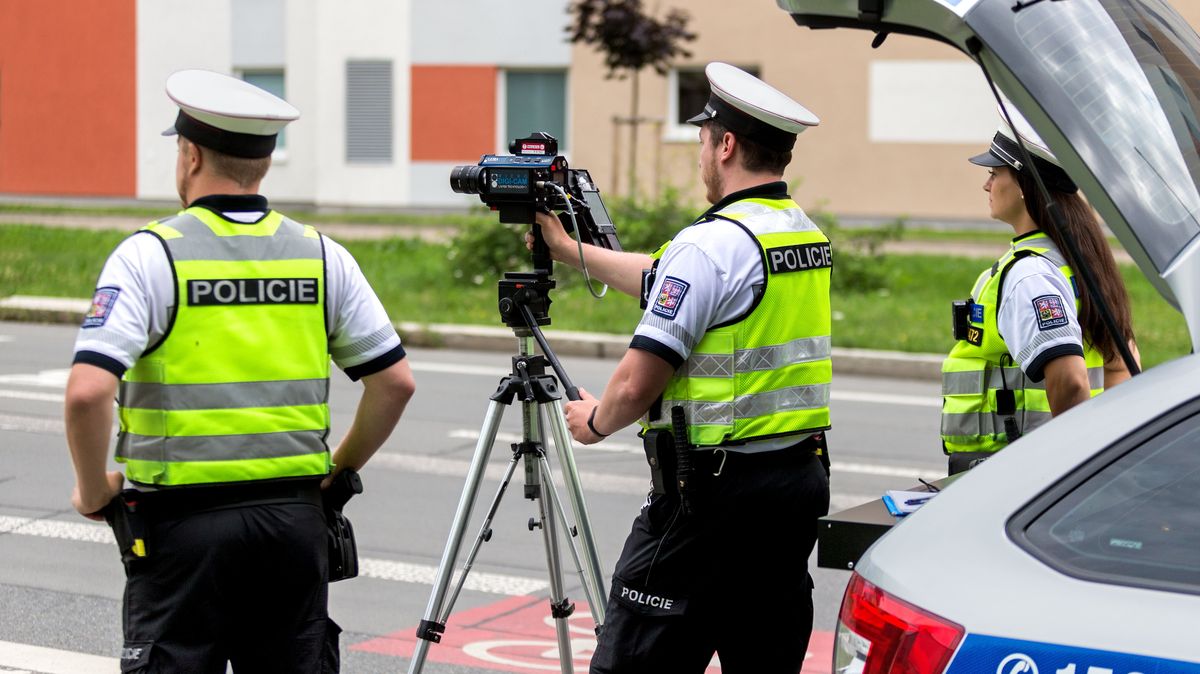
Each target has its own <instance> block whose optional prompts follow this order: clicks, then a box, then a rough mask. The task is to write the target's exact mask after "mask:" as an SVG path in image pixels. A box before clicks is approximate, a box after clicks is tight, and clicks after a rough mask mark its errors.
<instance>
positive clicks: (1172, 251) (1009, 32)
mask: <svg viewBox="0 0 1200 674" xmlns="http://www.w3.org/2000/svg"><path fill="white" fill-rule="evenodd" d="M966 21H967V23H968V24H969V25H970V26H971V27H972V28H973V29H975V30H976V31H977V32H978V33H979V35H980V37H982V38H983V39H984V40H985V41H986V42H987V43H988V44H989V46H991V47H992V48H993V49H995V51H996V53H997V55H999V56H1000V58H1001V59H1002V60H1003V61H1004V62H1005V63H1006V64H1007V65H1008V67H1009V68H1010V69H1011V70H1012V72H1014V73H1017V74H1018V76H1019V77H1020V78H1021V79H1022V81H1023V82H1024V83H1025V84H1027V85H1029V88H1030V93H1032V94H1033V95H1034V97H1035V98H1036V99H1038V101H1039V102H1040V103H1041V104H1042V106H1043V107H1044V108H1045V109H1046V111H1047V112H1048V113H1049V114H1050V116H1051V117H1052V118H1053V119H1054V120H1055V122H1056V123H1058V125H1059V127H1060V129H1061V131H1062V132H1063V134H1064V135H1065V136H1066V137H1067V138H1068V140H1069V141H1070V143H1071V145H1072V147H1073V148H1074V149H1075V150H1076V151H1077V152H1078V154H1079V156H1080V158H1081V159H1082V160H1083V162H1084V163H1085V164H1086V165H1087V166H1088V168H1089V169H1090V170H1091V172H1092V173H1093V174H1094V175H1095V176H1096V177H1097V178H1098V179H1099V181H1100V183H1101V185H1103V188H1104V190H1105V191H1106V192H1107V194H1108V196H1109V197H1110V198H1111V199H1112V200H1113V203H1114V205H1115V206H1116V207H1117V209H1118V210H1119V211H1120V212H1121V214H1122V215H1123V216H1124V220H1125V221H1126V222H1129V223H1130V224H1131V225H1132V226H1133V228H1134V229H1135V231H1136V234H1137V237H1138V239H1139V240H1140V241H1141V243H1142V246H1143V247H1144V248H1145V249H1146V251H1147V253H1148V254H1149V255H1150V258H1151V260H1152V261H1153V263H1154V266H1155V267H1156V268H1157V270H1158V271H1159V272H1162V271H1163V270H1164V269H1166V267H1167V266H1168V265H1169V263H1170V262H1171V260H1173V259H1174V257H1175V256H1176V255H1177V254H1178V253H1179V251H1180V250H1181V249H1182V248H1183V247H1184V246H1185V245H1187V243H1188V242H1190V241H1191V240H1192V239H1193V238H1194V237H1195V236H1196V235H1197V234H1198V233H1200V221H1198V219H1197V218H1198V216H1200V191H1198V190H1197V184H1198V182H1200V154H1198V153H1197V148H1198V147H1200V122H1198V120H1197V111H1198V110H1200V40H1198V39H1197V37H1196V32H1195V30H1193V29H1192V28H1191V27H1190V26H1189V25H1188V24H1187V22H1186V21H1184V20H1183V19H1182V18H1181V17H1180V16H1179V15H1178V14H1177V13H1176V12H1175V11H1174V10H1173V9H1171V8H1170V7H1169V6H1168V5H1166V4H1165V3H1163V2H1162V1H1161V0H1071V1H1070V2H1038V3H1025V5H1024V6H1023V7H1022V8H1021V9H1020V10H1019V11H1014V8H1013V7H1012V3H1005V2H998V3H981V4H980V5H979V6H977V7H976V9H975V10H974V11H973V12H971V13H970V14H969V15H968V16H967V17H966Z"/></svg>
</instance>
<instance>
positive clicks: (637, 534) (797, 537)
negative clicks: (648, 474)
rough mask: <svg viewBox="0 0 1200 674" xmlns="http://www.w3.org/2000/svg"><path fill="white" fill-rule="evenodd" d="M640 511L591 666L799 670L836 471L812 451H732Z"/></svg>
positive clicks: (642, 671) (628, 672)
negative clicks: (685, 498) (812, 567)
mask: <svg viewBox="0 0 1200 674" xmlns="http://www.w3.org/2000/svg"><path fill="white" fill-rule="evenodd" d="M703 475H705V472H700V473H699V475H698V476H697V477H696V478H694V479H693V484H694V485H695V488H696V492H697V493H695V494H694V495H693V496H692V497H691V498H690V499H689V500H690V501H692V502H693V503H694V508H693V514H691V515H688V514H686V513H684V512H683V511H682V509H681V507H680V500H679V498H678V496H676V495H666V496H664V495H655V496H652V497H651V498H650V499H649V500H648V501H647V504H646V505H645V506H644V507H643V508H642V512H641V514H640V515H639V516H638V518H637V519H636V520H634V523H633V531H632V532H631V533H630V534H629V538H628V539H626V541H625V548H624V550H623V551H622V553H621V557H620V559H619V560H618V561H617V566H616V570H615V572H614V574H613V583H612V592H611V594H610V597H609V601H608V609H607V613H606V616H605V625H604V628H603V630H602V631H601V633H600V636H599V643H598V645H597V647H596V653H595V655H594V656H593V657H592V664H591V672H592V674H617V673H620V674H634V673H637V674H651V673H653V674H673V673H676V672H678V673H680V674H685V673H690V672H697V673H698V672H703V671H704V669H705V667H706V666H707V665H708V663H709V661H710V660H711V659H712V656H713V653H714V652H715V653H717V655H718V656H719V657H720V659H721V669H722V671H723V672H726V674H751V673H753V674H784V673H787V674H795V673H796V672H799V671H800V668H801V666H802V664H803V661H804V654H805V651H806V650H807V648H808V640H809V636H810V634H811V632H812V619H813V611H812V578H811V577H810V576H809V574H808V566H807V565H808V557H809V554H811V552H812V549H813V546H814V545H815V543H816V539H817V518H818V517H821V516H823V515H825V514H827V513H828V511H829V480H828V478H827V476H826V474H825V470H824V469H823V468H822V466H821V463H820V461H819V460H818V459H817V457H816V456H814V455H813V454H811V453H802V452H796V451H792V452H788V451H787V450H782V451H781V452H771V453H769V454H763V455H748V456H737V455H734V454H730V455H729V459H728V460H727V461H726V463H725V466H724V468H723V469H722V471H721V475H720V476H719V477H712V476H711V475H710V474H709V475H708V477H707V479H701V478H700V476H703Z"/></svg>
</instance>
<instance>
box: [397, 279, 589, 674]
mask: <svg viewBox="0 0 1200 674" xmlns="http://www.w3.org/2000/svg"><path fill="white" fill-rule="evenodd" d="M547 267H548V263H547ZM539 269H540V267H539ZM554 285H555V283H554V281H553V280H552V279H551V278H550V275H549V273H548V272H545V271H538V272H535V273H513V272H509V273H506V274H505V275H504V279H503V280H501V281H500V316H501V318H502V319H503V320H504V322H505V324H506V325H508V326H509V327H511V328H513V333H514V334H515V335H516V337H517V342H518V353H517V355H516V356H514V357H513V358H512V372H511V373H510V374H509V375H508V376H507V377H505V378H504V379H502V380H501V381H500V385H499V386H498V387H497V388H496V392H495V393H493V394H492V396H491V403H490V404H489V405H488V410H487V414H486V416H485V417H484V421H483V428H482V430H481V431H480V433H479V441H478V443H477V444H476V445H475V455H474V458H472V460H471V468H470V470H469V472H468V474H467V482H466V485H465V486H464V487H463V492H462V496H461V497H460V498H459V501H458V510H457V511H456V512H455V514H454V522H453V524H452V525H451V528H450V536H449V538H448V540H447V541H446V548H445V550H444V551H443V552H442V561H441V563H440V564H439V565H438V572H437V577H436V580H435V581H434V584H433V593H432V594H431V595H430V597H429V604H428V606H427V607H426V608H425V617H424V619H423V620H421V623H420V625H419V626H418V627H417V637H418V640H417V647H416V650H415V651H414V652H413V657H412V661H411V662H409V666H408V672H409V674H416V673H417V672H420V671H421V668H422V667H423V666H424V664H425V656H426V655H427V654H428V651H429V645H430V643H437V642H439V641H441V638H442V633H443V632H444V631H445V629H446V620H447V619H448V618H449V616H450V611H451V609H452V608H453V606H454V602H455V601H456V600H457V599H458V595H459V593H460V592H461V591H462V588H463V584H464V582H465V581H466V577H467V574H468V573H469V572H470V571H471V567H472V565H473V564H474V562H475V557H476V555H477V554H478V553H479V549H480V546H481V545H482V544H483V543H485V542H487V541H488V540H489V539H490V538H491V535H492V530H491V523H492V519H493V518H494V517H495V515H496V511H497V510H498V509H499V507H500V500H501V499H502V498H503V497H504V493H505V491H506V490H507V488H508V483H509V480H510V479H511V478H512V475H513V473H514V472H515V471H516V468H517V463H518V462H523V463H524V470H525V498H527V499H530V500H535V501H537V502H538V514H537V517H536V518H530V520H529V529H530V531H532V530H533V529H535V528H540V529H541V530H542V542H543V544H544V546H545V549H546V566H547V571H548V572H549V576H550V614H551V615H552V616H553V617H554V624H555V630H556V632H557V636H558V658H559V665H560V668H561V670H562V672H563V674H570V673H571V672H573V671H574V664H573V661H572V651H571V640H570V636H569V633H568V627H567V618H568V617H569V616H570V615H571V614H572V613H573V612H574V610H575V605H574V604H572V603H571V602H570V601H569V600H568V599H567V597H566V594H565V590H564V587H563V578H562V566H561V564H560V560H559V545H558V531H559V529H558V526H559V525H560V524H561V525H562V527H563V529H564V530H565V531H567V533H568V538H567V545H568V548H569V549H570V551H571V556H572V558H573V559H574V561H575V569H576V571H577V572H578V573H579V576H580V580H581V581H582V584H583V590H584V593H585V594H586V595H587V600H588V605H589V606H590V607H591V611H592V618H593V619H594V620H595V623H596V628H597V630H599V628H600V626H601V625H603V623H604V601H605V600H606V599H607V597H608V594H607V592H605V589H604V582H603V579H602V578H601V576H600V560H599V558H598V557H597V555H596V544H595V542H594V540H593V539H592V527H591V524H590V522H589V520H588V515H587V507H586V505H585V504H584V500H583V489H582V488H581V486H580V484H579V473H578V471H577V469H576V467H575V457H574V455H573V454H572V451H571V435H570V432H569V431H568V430H567V420H566V417H565V416H564V414H563V408H562V400H561V396H560V394H559V391H558V386H557V382H555V379H554V376H553V375H551V374H548V373H546V363H547V362H549V364H550V365H551V367H552V368H553V369H554V372H555V373H556V374H557V375H558V379H559V380H560V381H561V382H562V384H563V388H564V389H565V390H566V393H567V396H568V397H569V398H570V399H572V400H578V399H579V393H578V390H577V389H576V388H575V386H574V385H573V384H572V383H571V380H570V378H569V377H567V374H566V372H565V371H564V370H563V368H562V365H561V364H560V363H559V361H558V358H556V357H555V356H554V352H553V351H551V350H550V347H549V345H548V344H547V343H546V339H545V336H544V335H543V334H542V331H541V329H540V328H539V327H538V326H539V325H545V324H548V323H549V322H550V318H549V314H548V310H549V306H550V297H549V291H550V289H551V288H553V287H554ZM534 339H536V340H537V343H538V345H539V346H540V347H541V349H542V353H543V354H544V356H537V355H533V340H534ZM516 398H519V399H520V401H521V419H522V424H521V425H522V431H523V433H522V439H521V442H520V443H517V444H514V445H512V458H511V460H510V461H509V464H508V471H507V472H506V473H505V474H504V478H503V480H501V482H500V487H499V488H498V489H497V490H496V495H495V496H494V497H493V498H492V503H491V506H490V507H489V508H488V511H487V515H486V516H485V518H484V521H483V524H482V526H481V527H480V529H479V533H478V534H477V535H476V536H475V541H474V543H473V544H472V545H471V550H470V552H469V553H468V554H467V557H466V559H465V560H464V562H463V566H462V569H461V571H460V573H459V574H458V578H457V582H456V583H455V584H454V587H453V590H452V591H451V588H450V581H451V575H452V570H453V567H454V565H455V563H456V562H457V559H458V553H459V548H460V547H461V545H462V542H463V536H464V534H465V532H466V526H467V520H468V519H470V517H471V510H472V508H473V507H474V505H475V500H476V498H477V496H478V493H479V488H480V485H481V483H482V482H483V477H484V471H485V469H486V467H487V462H488V458H489V456H490V455H491V451H492V443H493V442H495V439H496V432H497V430H498V429H499V427H500V420H501V418H502V417H503V414H504V406H507V405H511V404H512V402H513V400H514V399H516ZM543 410H545V412H546V413H547V414H548V417H549V421H550V432H551V434H552V435H553V440H554V446H555V448H556V449H557V451H558V456H559V462H560V463H561V469H562V473H563V482H564V483H565V486H566V489H567V493H568V495H569V496H570V499H571V509H572V511H573V513H574V516H575V521H576V526H574V527H573V526H571V525H570V524H569V523H568V521H567V518H566V513H565V512H564V510H563V507H562V502H561V501H560V499H559V497H558V493H557V490H556V488H555V486H554V482H553V476H552V474H551V472H550V464H549V462H548V461H547V459H546V451H545V449H544V447H543V445H542V422H543V416H542V411H543ZM576 537H578V539H579V540H578V543H577V542H576V541H575V540H572V539H573V538H576ZM577 545H578V548H581V549H582V550H580V549H577ZM581 551H582V555H581ZM581 560H582V564H581ZM585 567H586V571H585ZM447 595H449V596H447Z"/></svg>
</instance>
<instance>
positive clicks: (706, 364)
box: [675, 353, 733, 379]
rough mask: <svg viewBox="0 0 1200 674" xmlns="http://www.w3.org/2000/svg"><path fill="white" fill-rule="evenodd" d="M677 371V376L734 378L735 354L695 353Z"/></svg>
mask: <svg viewBox="0 0 1200 674" xmlns="http://www.w3.org/2000/svg"><path fill="white" fill-rule="evenodd" d="M680 370H681V371H680V372H677V373H676V375H675V376H677V377H719V378H721V379H732V378H733V356H732V355H730V354H727V353H693V354H692V355H690V356H688V359H687V362H686V363H684V364H683V367H682V368H680Z"/></svg>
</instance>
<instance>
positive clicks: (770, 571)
mask: <svg viewBox="0 0 1200 674" xmlns="http://www.w3.org/2000/svg"><path fill="white" fill-rule="evenodd" d="M705 74H706V75H707V76H708V81H709V84H710V86H711V90H712V95H711V97H710V98H709V100H708V103H707V105H706V106H705V108H704V111H703V112H701V113H700V114H698V115H696V116H695V117H693V118H692V119H690V120H689V121H690V122H691V123H692V124H695V125H697V126H699V127H700V172H701V177H702V179H703V181H704V186H705V188H706V191H707V192H706V194H707V198H708V201H709V202H711V203H712V207H711V208H709V209H708V210H707V211H706V212H705V213H704V214H703V215H701V216H700V217H699V218H697V219H696V221H695V222H694V223H692V224H691V225H690V226H688V227H685V228H684V229H682V230H681V231H680V232H679V233H678V234H677V235H676V236H675V238H674V239H673V240H671V241H669V242H668V243H667V244H666V245H664V246H663V247H662V248H660V249H659V250H658V251H657V252H655V253H654V254H652V255H639V254H634V253H621V252H613V251H610V250H605V249H600V248H591V247H588V248H586V250H585V259H586V261H587V264H588V266H589V269H590V270H591V272H592V273H593V275H595V276H598V277H600V278H601V279H603V280H604V281H605V282H607V283H609V284H610V285H612V286H613V287H615V288H617V289H619V290H622V291H624V292H626V293H629V294H632V295H635V296H637V295H640V294H641V292H640V288H641V287H642V271H643V270H645V269H649V270H650V271H649V272H648V274H649V276H650V278H649V279H648V280H647V282H646V286H647V287H648V288H649V293H648V295H647V296H646V298H645V302H646V305H647V306H646V311H645V313H644V314H643V316H642V319H641V322H640V323H639V325H638V327H637V330H636V331H635V334H634V337H633V340H632V342H631V343H630V348H629V350H628V352H627V353H626V355H625V356H624V358H623V359H622V360H621V362H620V364H619V365H618V366H617V369H616V372H615V373H614V374H613V376H612V379H611V380H610V381H609V383H608V386H607V387H606V388H605V391H604V395H603V397H602V398H601V399H599V400H597V399H595V398H593V397H591V396H590V395H586V392H585V394H584V399H583V400H581V401H577V402H572V403H569V404H568V405H567V407H566V410H567V421H568V424H569V426H570V430H571V433H572V435H573V436H574V437H575V439H576V440H578V441H579V442H582V443H585V444H587V443H594V442H598V441H600V440H601V439H603V438H604V437H605V436H606V435H608V434H611V433H613V432H615V431H617V430H618V429H620V428H623V427H624V426H626V425H628V424H630V423H632V422H634V421H635V420H638V419H639V417H640V418H642V422H643V428H644V430H643V438H644V441H645V442H646V444H647V452H648V455H649V456H650V458H652V459H653V461H652V463H651V469H652V472H654V473H657V475H656V480H655V483H656V489H655V490H654V492H652V493H651V494H650V495H649V497H648V499H647V501H646V503H645V504H644V505H643V507H642V511H641V514H640V515H639V516H638V517H637V519H636V520H635V521H634V524H633V530H632V532H631V533H630V535H629V537H628V539H627V540H626V542H625V548H624V551H623V552H622V553H621V557H620V560H619V561H618V562H617V566H616V570H615V572H614V574H613V581H612V593H611V596H610V597H609V601H608V609H607V615H606V623H605V625H604V628H603V630H602V631H601V633H600V636H599V644H598V646H597V648H596V652H595V655H594V656H593V658H592V672H594V673H609V672H681V673H686V672H703V671H704V670H705V668H706V667H707V665H708V663H709V661H710V660H711V658H712V656H713V653H714V652H716V653H717V654H719V657H720V659H721V667H722V670H723V671H726V672H733V673H735V674H736V673H737V672H754V673H756V674H771V673H774V672H798V671H800V667H801V664H802V661H803V659H804V654H805V649H806V647H807V644H808V638H809V634H810V632H811V629H812V581H811V577H810V576H809V575H808V573H807V572H806V562H807V560H808V556H809V554H810V552H811V551H812V549H813V545H814V543H815V541H816V536H817V528H816V527H817V518H818V517H820V516H822V515H824V514H826V512H827V511H828V505H829V482H828V475H827V472H826V470H825V468H824V467H823V466H822V458H823V456H819V453H821V451H822V447H823V431H825V430H826V429H828V428H829V386H830V379H831V374H830V309H829V280H830V272H831V265H832V258H831V255H830V248H829V240H828V239H827V238H826V237H825V235H824V234H822V233H821V231H820V230H819V229H818V228H817V226H816V225H815V224H814V223H813V222H812V220H810V219H809V218H808V216H807V215H805V213H804V211H803V210H801V209H800V207H799V206H798V205H797V204H796V202H795V201H793V200H792V199H791V198H790V197H789V196H788V194H787V186H786V184H785V183H784V182H782V180H781V178H782V175H783V170H784V168H785V167H786V166H787V164H788V162H789V161H790V160H791V156H792V155H791V150H792V147H793V144H794V143H795V140H796V135H797V134H798V133H800V132H801V131H803V130H804V129H806V128H807V127H809V126H815V125H816V124H817V123H818V120H817V118H816V116H814V115H813V114H812V113H811V112H809V111H808V110H806V109H805V108H804V107H803V106H801V105H800V104H799V103H797V102H795V101H794V100H792V99H791V98H789V97H787V96H786V95H784V94H783V93H781V92H779V91H777V90H776V89H774V88H772V87H771V86H769V85H767V84H766V83H764V82H762V81H760V80H758V79H757V78H755V77H753V76H752V75H750V74H748V73H745V72H743V71H741V70H739V69H737V68H735V67H733V66H730V65H727V64H724V63H712V64H709V65H708V67H707V68H706V69H705ZM556 223H557V220H555V219H554V218H552V217H550V216H541V217H539V218H538V224H539V225H540V226H541V228H542V230H543V233H544V236H545V237H546V239H547V242H548V244H549V245H550V247H551V251H552V255H553V256H554V257H555V259H558V260H562V261H566V262H573V263H575V264H578V261H577V259H576V258H575V257H574V256H575V255H576V252H575V247H574V245H573V243H572V242H571V241H570V240H569V239H567V237H566V235H565V234H564V233H563V231H562V229H561V227H559V226H557V224H556ZM676 419H677V420H676ZM664 438H666V440H664ZM676 444H678V445H679V446H678V447H676V446H675V445H676ZM681 483H683V486H682V487H681Z"/></svg>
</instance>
